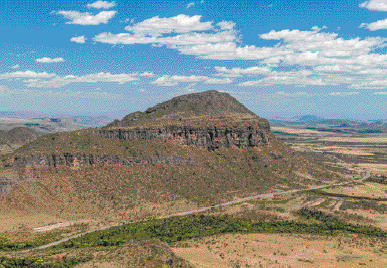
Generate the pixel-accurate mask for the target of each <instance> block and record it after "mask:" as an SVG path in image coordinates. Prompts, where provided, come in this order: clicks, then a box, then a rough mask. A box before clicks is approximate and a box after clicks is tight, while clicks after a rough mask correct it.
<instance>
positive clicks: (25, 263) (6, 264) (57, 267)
mask: <svg viewBox="0 0 387 268" xmlns="http://www.w3.org/2000/svg"><path fill="white" fill-rule="evenodd" d="M91 259H92V257H91V256H87V257H80V258H66V257H63V258H61V259H56V260H48V259H43V258H8V257H0V267H1V268H18V267H30V268H70V267H74V266H75V265H77V264H79V263H83V262H87V261H90V260H91Z"/></svg>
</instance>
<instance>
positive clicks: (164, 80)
mask: <svg viewBox="0 0 387 268" xmlns="http://www.w3.org/2000/svg"><path fill="white" fill-rule="evenodd" d="M169 77H170V76H169V75H164V76H162V77H159V78H157V79H156V80H155V81H153V82H152V83H151V84H155V85H158V86H165V87H173V86H177V85H178V83H177V82H174V81H171V80H170V79H169Z"/></svg>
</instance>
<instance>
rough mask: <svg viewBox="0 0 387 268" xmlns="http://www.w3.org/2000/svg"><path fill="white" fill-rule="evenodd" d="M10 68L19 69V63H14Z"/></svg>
mask: <svg viewBox="0 0 387 268" xmlns="http://www.w3.org/2000/svg"><path fill="white" fill-rule="evenodd" d="M11 68H12V69H19V68H20V65H19V64H16V65H14V66H12V67H11Z"/></svg>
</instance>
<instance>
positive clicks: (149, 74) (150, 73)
mask: <svg viewBox="0 0 387 268" xmlns="http://www.w3.org/2000/svg"><path fill="white" fill-rule="evenodd" d="M154 75H155V74H154V73H153V72H143V73H142V74H140V76H149V77H152V76H154Z"/></svg>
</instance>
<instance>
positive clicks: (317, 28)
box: [312, 25, 328, 32]
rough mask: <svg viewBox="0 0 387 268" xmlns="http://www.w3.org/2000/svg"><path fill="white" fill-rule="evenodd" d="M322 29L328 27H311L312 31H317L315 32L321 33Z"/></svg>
mask: <svg viewBox="0 0 387 268" xmlns="http://www.w3.org/2000/svg"><path fill="white" fill-rule="evenodd" d="M323 29H328V27H327V26H325V25H324V26H323V27H322V28H320V27H318V26H313V27H312V30H313V31H317V32H319V31H321V30H323Z"/></svg>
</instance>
